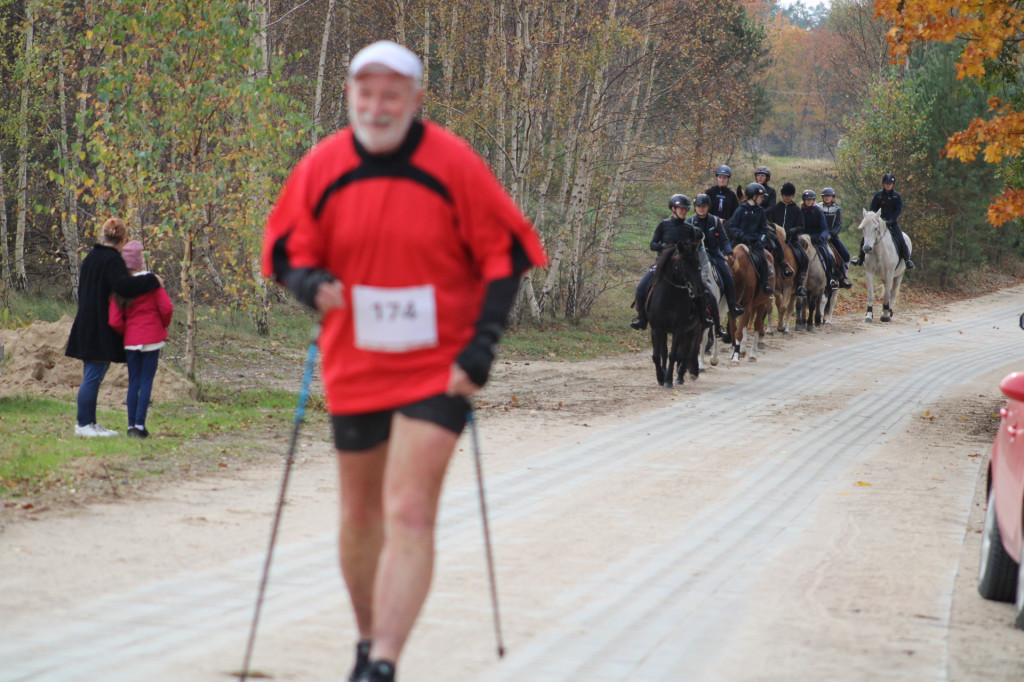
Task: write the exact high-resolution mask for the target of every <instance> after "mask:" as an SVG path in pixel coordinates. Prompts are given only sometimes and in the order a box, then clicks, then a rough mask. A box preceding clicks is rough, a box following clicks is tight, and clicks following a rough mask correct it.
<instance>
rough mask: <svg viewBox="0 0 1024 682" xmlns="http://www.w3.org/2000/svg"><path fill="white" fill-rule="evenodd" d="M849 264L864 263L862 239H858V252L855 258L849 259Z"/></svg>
mask: <svg viewBox="0 0 1024 682" xmlns="http://www.w3.org/2000/svg"><path fill="white" fill-rule="evenodd" d="M850 265H864V240H863V239H861V240H860V253H859V254H857V257H856V258H851V259H850Z"/></svg>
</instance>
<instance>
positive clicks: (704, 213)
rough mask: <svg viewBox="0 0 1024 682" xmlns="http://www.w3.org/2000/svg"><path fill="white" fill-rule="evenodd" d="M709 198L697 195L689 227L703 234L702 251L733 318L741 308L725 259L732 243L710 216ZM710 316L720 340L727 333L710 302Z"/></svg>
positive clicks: (719, 222) (720, 223)
mask: <svg viewBox="0 0 1024 682" xmlns="http://www.w3.org/2000/svg"><path fill="white" fill-rule="evenodd" d="M710 208H711V198H710V197H709V196H708V195H707V194H698V195H697V197H696V198H695V199H694V200H693V210H694V211H695V212H696V214H697V215H695V216H693V217H692V218H690V219H689V222H690V224H691V225H693V226H694V227H696V228H697V229H699V230H700V231H701V232H703V233H704V251H705V253H706V254H707V256H708V259H709V260H710V261H711V263H712V264H713V265H714V266H715V270H717V271H718V276H719V279H721V280H722V291H723V292H724V293H725V300H726V301H728V302H729V311H730V312H731V313H732V314H733V316H734V317H739V316H740V315H742V314H743V308H741V307H740V306H739V305H737V304H736V284H735V282H733V280H732V272H731V271H730V270H729V266H728V264H727V263H726V262H725V257H726V256H729V257H730V258H731V257H732V243H730V242H729V235H728V234H726V232H725V227H724V226H723V224H722V220H721V218H718V217H716V216H713V215H711V214H710V212H709V209H710ZM711 315H712V317H715V318H716V325H715V328H716V331H717V332H718V335H719V336H721V337H722V338H726V337H727V336H728V333H727V332H726V331H725V330H724V329H722V325H721V320H720V319H717V318H718V306H717V305H715V302H714V301H712V302H711Z"/></svg>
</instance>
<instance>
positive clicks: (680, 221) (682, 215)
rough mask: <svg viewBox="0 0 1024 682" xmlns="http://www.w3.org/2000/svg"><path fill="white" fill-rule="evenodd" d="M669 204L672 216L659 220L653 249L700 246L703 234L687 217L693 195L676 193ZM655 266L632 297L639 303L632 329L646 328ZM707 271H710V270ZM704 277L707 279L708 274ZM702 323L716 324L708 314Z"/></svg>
mask: <svg viewBox="0 0 1024 682" xmlns="http://www.w3.org/2000/svg"><path fill="white" fill-rule="evenodd" d="M668 207H669V209H670V210H671V211H672V217H671V218H666V219H665V220H662V221H661V222H660V223H658V227H657V228H655V230H654V236H653V237H651V251H655V252H657V253H661V252H662V250H664V249H667V248H668V247H670V246H673V245H675V244H679V245H680V246H683V247H690V248H700V247H701V240H702V239H703V237H704V235H703V233H702V232H701V231H700V230H699V229H698V228H696V227H694V226H693V225H692V224H690V223H689V222H688V221H687V220H686V214H687V213H689V212H690V198H689V197H687V196H686V195H685V194H673V195H672V197H671V198H670V199H669V200H668ZM656 268H657V264H655V265H652V266H651V267H650V268H648V270H647V272H645V273H644V276H643V278H642V279H641V280H640V284H638V285H637V287H636V298H635V299H634V300H633V305H634V306H636V318H634V319H633V321H632V322H630V323H629V326H630V327H632V328H633V329H646V328H647V294H648V293H649V292H650V291H651V280H653V279H654V272H655V270H656ZM708 274H710V270H709V272H708ZM704 279H705V280H706V279H707V276H705V277H704ZM702 296H703V298H705V299H706V298H707V294H706V293H704V292H702ZM704 307H707V306H706V305H705V306H704ZM716 310H717V308H716ZM703 322H704V324H705V326H711V325H712V324H713V320H711V319H708V318H707V317H705V318H704V319H703Z"/></svg>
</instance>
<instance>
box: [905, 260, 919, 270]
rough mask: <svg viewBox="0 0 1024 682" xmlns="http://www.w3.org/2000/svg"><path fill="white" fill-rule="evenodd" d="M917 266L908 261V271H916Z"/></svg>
mask: <svg viewBox="0 0 1024 682" xmlns="http://www.w3.org/2000/svg"><path fill="white" fill-rule="evenodd" d="M916 267H917V266H916V265H914V261H912V260H910V259H909V258H908V259H907V270H914V269H915V268H916Z"/></svg>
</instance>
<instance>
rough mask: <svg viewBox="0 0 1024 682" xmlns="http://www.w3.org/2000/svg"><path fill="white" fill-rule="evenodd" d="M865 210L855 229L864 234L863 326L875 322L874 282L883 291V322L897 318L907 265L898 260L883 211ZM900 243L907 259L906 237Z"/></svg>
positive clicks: (907, 239)
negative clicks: (865, 286) (865, 306)
mask: <svg viewBox="0 0 1024 682" xmlns="http://www.w3.org/2000/svg"><path fill="white" fill-rule="evenodd" d="M863 210H864V217H863V219H862V220H861V221H860V225H858V226H857V229H858V230H860V231H861V232H863V233H864V273H865V275H867V280H868V282H867V284H868V310H867V313H866V314H865V315H864V321H865V322H874V312H873V308H874V303H875V278H876V277H878V278H879V279H881V280H882V288H883V289H884V290H885V293H884V297H883V298H882V318H881V319H882V322H888V321H890V320H891V319H892V316H893V315H895V314H896V299H898V298H899V296H900V285H901V284H902V283H903V273H904V272H906V269H907V264H906V263H905V262H904V261H903V260H901V259H900V256H899V253H898V252H897V251H896V243H895V242H894V241H893V240H892V233H891V232H889V228H888V226H887V225H886V224H885V221H884V220H882V211H881V209H879V210H878V211H868V210H867V209H863ZM903 239H904V240H906V243H907V257H908V258H909V257H910V254H911V242H910V237H908V236H907V235H906V234H904V235H903Z"/></svg>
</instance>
